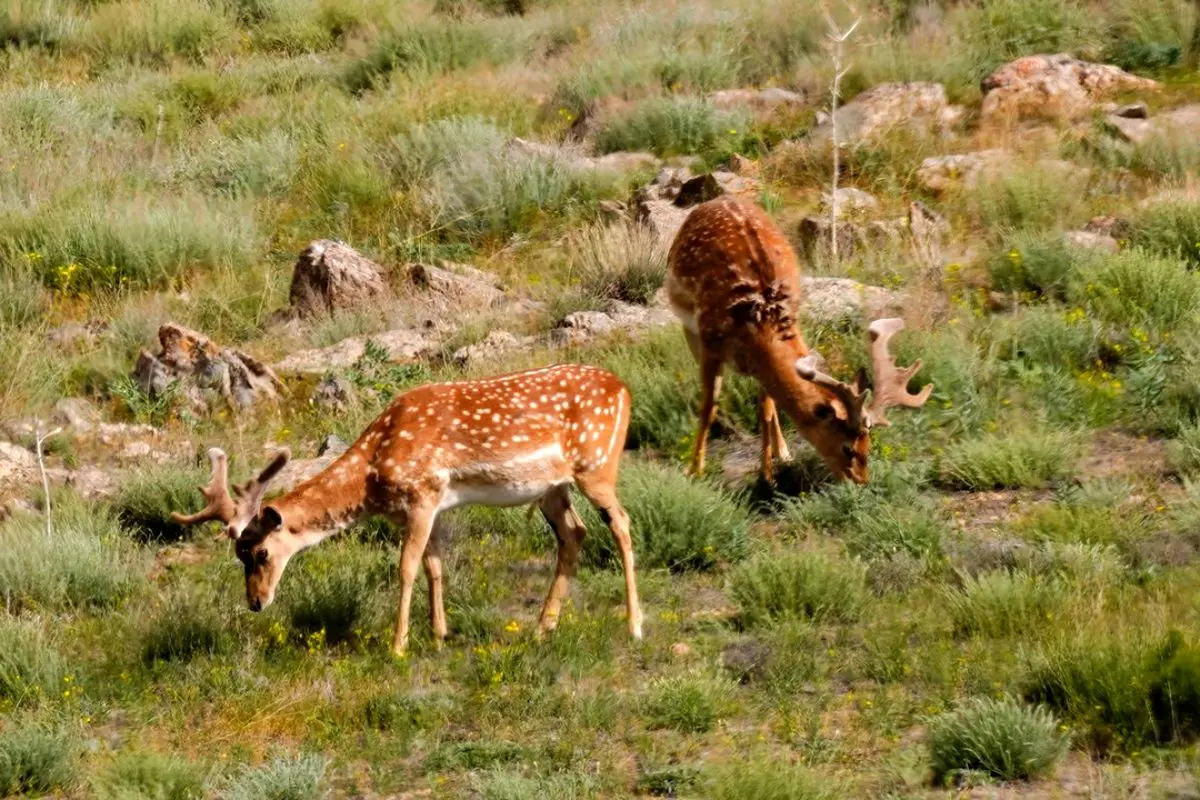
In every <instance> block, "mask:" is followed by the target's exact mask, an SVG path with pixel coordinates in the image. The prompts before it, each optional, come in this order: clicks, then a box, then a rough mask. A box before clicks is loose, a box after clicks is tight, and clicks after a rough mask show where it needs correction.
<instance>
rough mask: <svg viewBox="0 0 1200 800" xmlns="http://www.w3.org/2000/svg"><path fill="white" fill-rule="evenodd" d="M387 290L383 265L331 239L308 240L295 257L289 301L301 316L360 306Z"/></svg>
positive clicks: (329, 312)
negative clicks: (303, 248) (307, 243)
mask: <svg viewBox="0 0 1200 800" xmlns="http://www.w3.org/2000/svg"><path fill="white" fill-rule="evenodd" d="M386 293H387V282H386V281H385V280H384V271H383V268H382V267H380V266H379V265H378V264H376V263H375V262H374V261H371V260H370V259H369V258H366V257H364V256H363V255H361V254H360V253H359V252H358V251H357V250H355V249H354V248H353V247H350V246H349V245H347V244H343V243H342V242H337V241H333V240H331V239H321V240H319V241H316V242H313V243H312V244H310V245H309V246H308V247H307V248H306V249H305V250H304V252H303V253H301V254H300V257H299V258H298V259H297V260H296V267H295V269H294V271H293V272H292V288H291V292H290V302H291V308H292V310H293V311H294V312H295V313H297V314H299V315H300V316H301V317H311V316H315V315H320V314H331V313H333V312H334V311H338V310H341V309H353V308H359V307H362V306H364V305H366V304H368V303H370V302H371V301H373V300H375V299H376V298H378V297H381V296H383V295H385V294H386Z"/></svg>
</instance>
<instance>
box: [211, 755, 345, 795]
mask: <svg viewBox="0 0 1200 800" xmlns="http://www.w3.org/2000/svg"><path fill="white" fill-rule="evenodd" d="M328 771H329V764H328V762H327V761H326V760H325V759H324V758H322V757H321V756H318V755H315V754H311V755H298V756H290V757H289V756H276V757H275V758H272V759H270V760H269V761H267V762H266V763H264V764H262V765H261V766H259V767H247V768H246V769H244V770H242V771H241V772H239V773H238V774H237V775H234V776H233V777H232V778H230V779H229V780H228V781H227V782H226V783H225V785H224V786H223V787H222V789H221V796H222V797H227V798H229V800H321V799H322V798H325V797H328V796H329V787H328V777H327V772H328Z"/></svg>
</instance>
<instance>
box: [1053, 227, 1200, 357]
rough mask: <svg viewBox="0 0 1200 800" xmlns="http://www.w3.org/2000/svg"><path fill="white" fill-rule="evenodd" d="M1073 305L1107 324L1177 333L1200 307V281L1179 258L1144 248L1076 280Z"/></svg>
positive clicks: (1101, 261) (1100, 263)
mask: <svg viewBox="0 0 1200 800" xmlns="http://www.w3.org/2000/svg"><path fill="white" fill-rule="evenodd" d="M1073 278H1074V279H1073V280H1072V282H1071V285H1070V288H1069V290H1068V295H1069V297H1070V299H1071V301H1072V302H1073V303H1075V304H1077V305H1079V306H1082V307H1084V308H1086V309H1088V310H1089V311H1091V312H1092V313H1093V314H1096V315H1097V316H1098V317H1100V318H1101V319H1103V320H1106V321H1108V322H1111V323H1113V324H1115V325H1119V326H1121V327H1123V328H1125V329H1127V330H1130V331H1131V332H1132V333H1133V334H1134V337H1135V338H1137V335H1138V332H1139V331H1141V332H1142V334H1143V335H1145V334H1153V335H1156V336H1163V335H1169V334H1170V335H1173V334H1177V333H1179V332H1181V331H1182V330H1184V329H1186V327H1187V326H1188V325H1189V324H1191V323H1192V322H1193V321H1194V320H1195V318H1196V313H1197V310H1198V309H1200V278H1198V277H1197V276H1196V275H1195V274H1193V273H1192V272H1191V271H1189V270H1188V268H1187V265H1186V264H1185V263H1184V262H1183V261H1182V260H1181V259H1180V258H1179V257H1177V256H1156V255H1152V254H1150V253H1149V252H1148V251H1145V250H1140V249H1129V250H1124V251H1122V252H1120V253H1118V254H1117V255H1113V256H1109V257H1107V258H1104V259H1098V260H1096V261H1095V262H1093V263H1092V264H1090V265H1089V268H1088V269H1081V270H1079V271H1077V272H1076V274H1075V275H1074V276H1073Z"/></svg>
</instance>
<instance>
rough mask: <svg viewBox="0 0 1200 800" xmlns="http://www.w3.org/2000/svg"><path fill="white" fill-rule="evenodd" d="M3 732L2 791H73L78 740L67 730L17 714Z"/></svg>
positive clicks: (0, 749)
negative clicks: (51, 726) (17, 716)
mask: <svg viewBox="0 0 1200 800" xmlns="http://www.w3.org/2000/svg"><path fill="white" fill-rule="evenodd" d="M13 721H14V722H15V723H16V724H14V725H12V726H9V727H7V728H6V729H5V730H4V731H3V732H0V792H3V793H4V794H5V795H6V796H27V795H34V796H37V795H45V794H50V793H55V792H66V791H70V789H71V788H72V786H73V785H74V783H75V781H76V776H77V770H78V764H77V744H76V742H75V740H74V739H73V738H72V736H71V735H70V733H68V732H67V731H66V730H62V729H55V728H49V727H46V726H45V725H43V724H39V723H38V722H37V721H35V720H30V719H21V718H15V719H14V720H13Z"/></svg>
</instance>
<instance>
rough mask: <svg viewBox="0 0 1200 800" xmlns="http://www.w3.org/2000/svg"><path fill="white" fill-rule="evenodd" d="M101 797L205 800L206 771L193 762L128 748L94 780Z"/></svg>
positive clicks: (127, 799)
mask: <svg viewBox="0 0 1200 800" xmlns="http://www.w3.org/2000/svg"><path fill="white" fill-rule="evenodd" d="M95 791H96V795H97V796H98V797H99V798H100V800H134V799H135V798H147V799H151V798H152V800H202V798H203V797H204V773H203V772H202V771H201V770H200V769H199V768H198V767H197V766H196V765H194V764H192V763H190V762H188V761H184V760H183V759H181V758H177V757H174V756H167V755H161V754H159V753H154V752H127V753H124V754H122V755H121V756H119V757H118V758H117V759H116V761H114V762H113V764H112V766H110V767H109V768H108V770H107V771H106V772H105V773H104V774H103V775H101V776H100V777H99V778H97V779H96V781H95Z"/></svg>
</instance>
